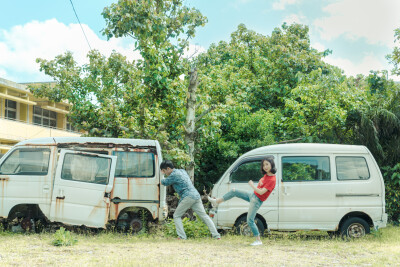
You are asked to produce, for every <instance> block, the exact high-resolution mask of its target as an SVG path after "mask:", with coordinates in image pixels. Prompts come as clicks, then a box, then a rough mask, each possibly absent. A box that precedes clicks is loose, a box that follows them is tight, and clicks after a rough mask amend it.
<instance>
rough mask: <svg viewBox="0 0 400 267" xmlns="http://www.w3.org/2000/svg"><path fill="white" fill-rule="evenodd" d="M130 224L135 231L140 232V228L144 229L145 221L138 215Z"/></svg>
mask: <svg viewBox="0 0 400 267" xmlns="http://www.w3.org/2000/svg"><path fill="white" fill-rule="evenodd" d="M129 224H130V226H131V229H132V231H133V232H135V233H137V232H140V230H142V229H143V222H142V220H141V219H140V218H137V217H135V218H133V219H132V220H131V221H130V223H129Z"/></svg>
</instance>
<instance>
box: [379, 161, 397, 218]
mask: <svg viewBox="0 0 400 267" xmlns="http://www.w3.org/2000/svg"><path fill="white" fill-rule="evenodd" d="M382 171H383V179H384V180H385V193H386V212H387V213H388V215H389V219H390V220H391V221H393V223H395V224H398V223H399V217H400V163H398V164H396V165H395V166H394V167H390V166H386V167H382Z"/></svg>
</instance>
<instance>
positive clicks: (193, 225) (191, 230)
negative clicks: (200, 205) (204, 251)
mask: <svg viewBox="0 0 400 267" xmlns="http://www.w3.org/2000/svg"><path fill="white" fill-rule="evenodd" d="M182 224H183V229H184V230H185V233H186V236H187V237H188V238H200V237H208V236H210V231H209V230H208V228H207V225H206V224H205V223H203V222H202V221H201V219H200V218H199V217H198V216H197V215H196V220H194V221H191V220H189V219H188V218H183V220H182ZM164 232H165V234H166V235H167V236H174V237H176V228H175V222H174V220H173V219H170V220H168V221H167V223H166V224H165V230H164Z"/></svg>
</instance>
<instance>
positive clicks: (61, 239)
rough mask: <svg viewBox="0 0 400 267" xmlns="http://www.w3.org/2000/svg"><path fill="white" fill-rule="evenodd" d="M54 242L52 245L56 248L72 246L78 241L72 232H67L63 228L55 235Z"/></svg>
mask: <svg viewBox="0 0 400 267" xmlns="http://www.w3.org/2000/svg"><path fill="white" fill-rule="evenodd" d="M53 237H54V240H53V242H52V244H53V245H54V246H72V245H75V244H76V243H77V242H78V240H76V239H75V238H74V237H73V236H72V235H71V232H70V231H66V230H65V228H64V227H61V228H60V229H59V230H57V231H56V232H55V234H54V235H53Z"/></svg>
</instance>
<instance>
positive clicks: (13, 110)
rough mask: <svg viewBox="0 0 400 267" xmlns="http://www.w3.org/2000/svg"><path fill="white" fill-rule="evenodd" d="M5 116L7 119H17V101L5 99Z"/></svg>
mask: <svg viewBox="0 0 400 267" xmlns="http://www.w3.org/2000/svg"><path fill="white" fill-rule="evenodd" d="M5 117H6V118H7V119H12V120H16V119H17V102H15V101H12V100H8V99H6V110H5Z"/></svg>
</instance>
